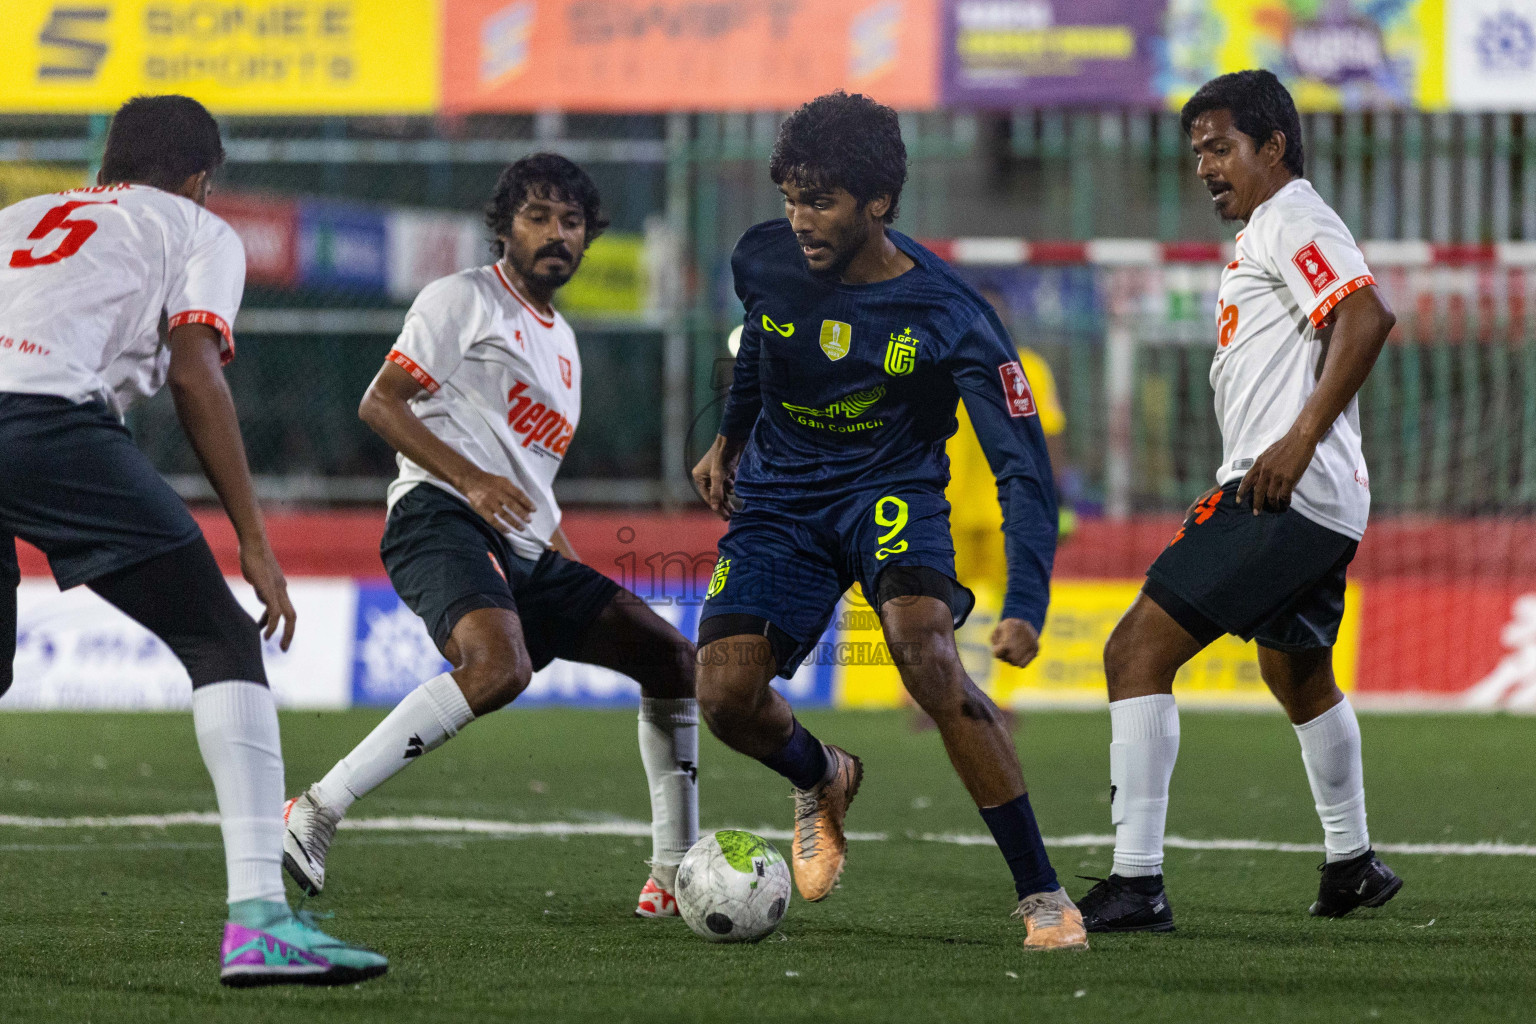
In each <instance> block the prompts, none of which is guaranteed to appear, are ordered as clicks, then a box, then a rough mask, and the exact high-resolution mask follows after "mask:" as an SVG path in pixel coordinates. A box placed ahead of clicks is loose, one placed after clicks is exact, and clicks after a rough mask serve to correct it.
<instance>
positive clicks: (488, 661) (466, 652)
mask: <svg viewBox="0 0 1536 1024" xmlns="http://www.w3.org/2000/svg"><path fill="white" fill-rule="evenodd" d="M443 657H445V658H447V659H448V661H449V663H450V664H452V665H453V666H454V668H453V678H454V681H455V682H457V683H458V684H459V689H460V690H462V691H463V692H464V700H465V701H467V702H468V704H469V709H470V710H471V711H473V712H474V713H475V714H476V715H484V714H488V713H490V712H492V711H495V710H496V709H498V708H501V707H505V706H506V705H507V704H510V703H511V702H512V701H513V700H514V699H515V698H516V697H517V695H518V694H520V693H522V692H523V691H524V690H526V689H527V688H528V682H529V680H530V679H532V678H533V663H532V661H531V659H530V658H529V657H528V647H527V645H526V644H525V643H524V642H523V623H522V620H521V619H519V618H518V617H517V613H516V612H514V611H510V610H509V609H506V608H477V609H475V610H474V611H472V612H468V613H466V614H465V615H464V617H463V618H461V619H459V621H458V622H457V623H455V624H454V627H453V632H452V633H451V634H449V637H448V643H447V644H445V645H444V647H443Z"/></svg>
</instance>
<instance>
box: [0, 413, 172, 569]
mask: <svg viewBox="0 0 1536 1024" xmlns="http://www.w3.org/2000/svg"><path fill="white" fill-rule="evenodd" d="M201 536H202V531H201V530H199V529H198V526H197V521H196V520H194V519H193V518H192V513H190V512H188V511H187V506H186V504H185V503H184V502H183V501H182V500H181V499H180V498H179V497H177V495H176V492H175V491H173V490H171V486H170V484H167V483H166V482H165V481H164V480H163V479H161V477H160V474H159V473H157V472H155V467H154V466H152V465H151V464H150V461H149V459H148V458H147V457H146V456H145V455H144V453H143V452H141V451H139V449H138V448H137V447H136V446H135V445H134V443H133V438H132V437H131V436H130V435H129V433H128V428H127V427H124V426H123V425H122V424H121V423H120V422H118V419H117V417H116V416H114V415H113V414H112V412H111V410H109V409H108V408H107V407H106V405H104V404H103V403H101V402H84V403H76V402H71V401H69V400H68V399H65V398H57V397H55V396H53V395H26V394H17V393H15V392H0V562H9V561H13V560H14V554H12V555H11V556H10V557H9V558H7V557H6V555H5V553H7V552H12V551H13V550H14V546H13V545H12V544H11V543H10V539H11V538H12V537H20V538H21V539H22V540H24V541H26V542H27V543H29V544H32V545H33V546H35V547H38V548H40V549H42V551H43V553H44V554H45V555H47V556H48V565H49V567H50V568H51V569H52V570H53V578H54V579H55V580H56V581H57V582H58V584H59V588H60V589H61V590H63V589H68V588H70V587H75V586H79V585H80V584H82V583H88V582H90V581H91V580H94V579H96V578H97V577H99V576H104V575H106V574H107V573H110V572H116V571H117V570H119V569H126V568H128V567H129V566H132V565H138V564H139V563H140V562H145V561H148V560H149V559H151V558H154V557H156V556H158V555H163V554H165V553H166V552H169V551H174V550H175V549H176V548H179V547H183V546H185V545H187V544H190V543H192V542H193V541H194V540H197V539H198V538H200V537H201ZM9 574H10V568H9V567H8V566H6V565H0V576H7V575H9Z"/></svg>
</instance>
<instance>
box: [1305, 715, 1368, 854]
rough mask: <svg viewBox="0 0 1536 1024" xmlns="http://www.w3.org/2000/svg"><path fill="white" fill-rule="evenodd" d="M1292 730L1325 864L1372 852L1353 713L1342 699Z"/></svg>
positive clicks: (1363, 776) (1356, 726)
mask: <svg viewBox="0 0 1536 1024" xmlns="http://www.w3.org/2000/svg"><path fill="white" fill-rule="evenodd" d="M1295 729H1296V738H1297V739H1299V740H1300V741H1301V760H1302V763H1303V764H1305V765H1306V766H1307V781H1308V782H1310V783H1311V784H1312V800H1313V802H1315V803H1316V804H1317V816H1318V817H1319V818H1321V819H1322V821H1323V848H1324V849H1325V850H1326V851H1327V854H1328V860H1329V862H1330V863H1331V862H1333V861H1339V860H1348V859H1350V858H1351V857H1358V856H1359V855H1360V854H1362V853H1364V852H1365V851H1366V850H1369V849H1370V848H1371V837H1370V835H1369V834H1368V833H1367V832H1366V830H1365V772H1364V770H1363V769H1362V768H1361V766H1360V723H1359V722H1358V721H1357V720H1356V719H1355V709H1354V708H1353V707H1351V706H1350V703H1349V698H1347V697H1346V698H1345V699H1344V700H1341V701H1339V702H1338V703H1337V704H1335V705H1334V706H1333V707H1331V708H1329V709H1328V710H1327V711H1324V712H1323V713H1322V714H1320V715H1318V716H1317V717H1316V718H1314V719H1312V721H1310V722H1303V723H1302V724H1301V725H1298V726H1296V727H1295Z"/></svg>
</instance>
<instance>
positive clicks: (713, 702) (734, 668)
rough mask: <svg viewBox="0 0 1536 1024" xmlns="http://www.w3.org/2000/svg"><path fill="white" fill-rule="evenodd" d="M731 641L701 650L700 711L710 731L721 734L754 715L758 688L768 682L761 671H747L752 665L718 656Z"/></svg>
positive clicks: (741, 725)
mask: <svg viewBox="0 0 1536 1024" xmlns="http://www.w3.org/2000/svg"><path fill="white" fill-rule="evenodd" d="M728 643H729V642H728V641H716V642H715V643H713V644H708V645H706V646H705V647H704V648H703V649H702V650H701V651H700V652H699V656H698V675H697V677H696V684H697V691H698V698H699V714H700V715H702V716H703V718H704V723H705V724H706V725H708V726H709V730H710V732H712V733H714V734H715V735H716V736H720V737H722V738H724V737H726V736H729V735H731V734H732V733H734V732H737V731H739V730H740V729H742V728H744V727H745V726H746V724H747V723H749V722H751V721H752V720H753V719H754V717H755V715H756V711H757V706H758V703H759V702H760V700H761V694H760V693H759V692H758V691H759V690H760V689H762V686H763V685H766V684H763V683H762V682H761V680H759V679H758V676H759V675H761V673H754V672H750V671H748V669H749V668H750V666H743V665H741V664H738V663H735V662H734V660H729V659H724V658H721V657H717V656H718V655H721V654H722V653H723V651H724V649H725V648H726V647H727V645H728Z"/></svg>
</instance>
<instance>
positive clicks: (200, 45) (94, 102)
mask: <svg viewBox="0 0 1536 1024" xmlns="http://www.w3.org/2000/svg"><path fill="white" fill-rule="evenodd" d="M5 15H6V27H5V31H4V32H3V33H0V111H5V112H15V113H107V112H110V111H112V110H113V109H115V108H116V107H117V106H118V105H119V104H121V103H122V102H123V101H124V100H126V99H128V98H129V97H132V96H136V95H140V94H144V93H151V94H152V93H167V92H176V93H182V94H185V95H189V96H192V97H194V98H195V99H198V100H200V101H201V102H203V103H205V104H207V105H208V107H209V108H210V109H212V110H213V111H215V112H216V113H226V114H385V113H390V114H409V113H427V112H430V111H431V110H433V109H434V108H435V107H436V105H437V98H438V93H437V55H438V27H439V15H438V3H437V2H436V0H285V2H283V3H270V2H264V0H220V2H219V3H205V2H201V0H67V2H66V0H9V2H7V3H6V5H5Z"/></svg>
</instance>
